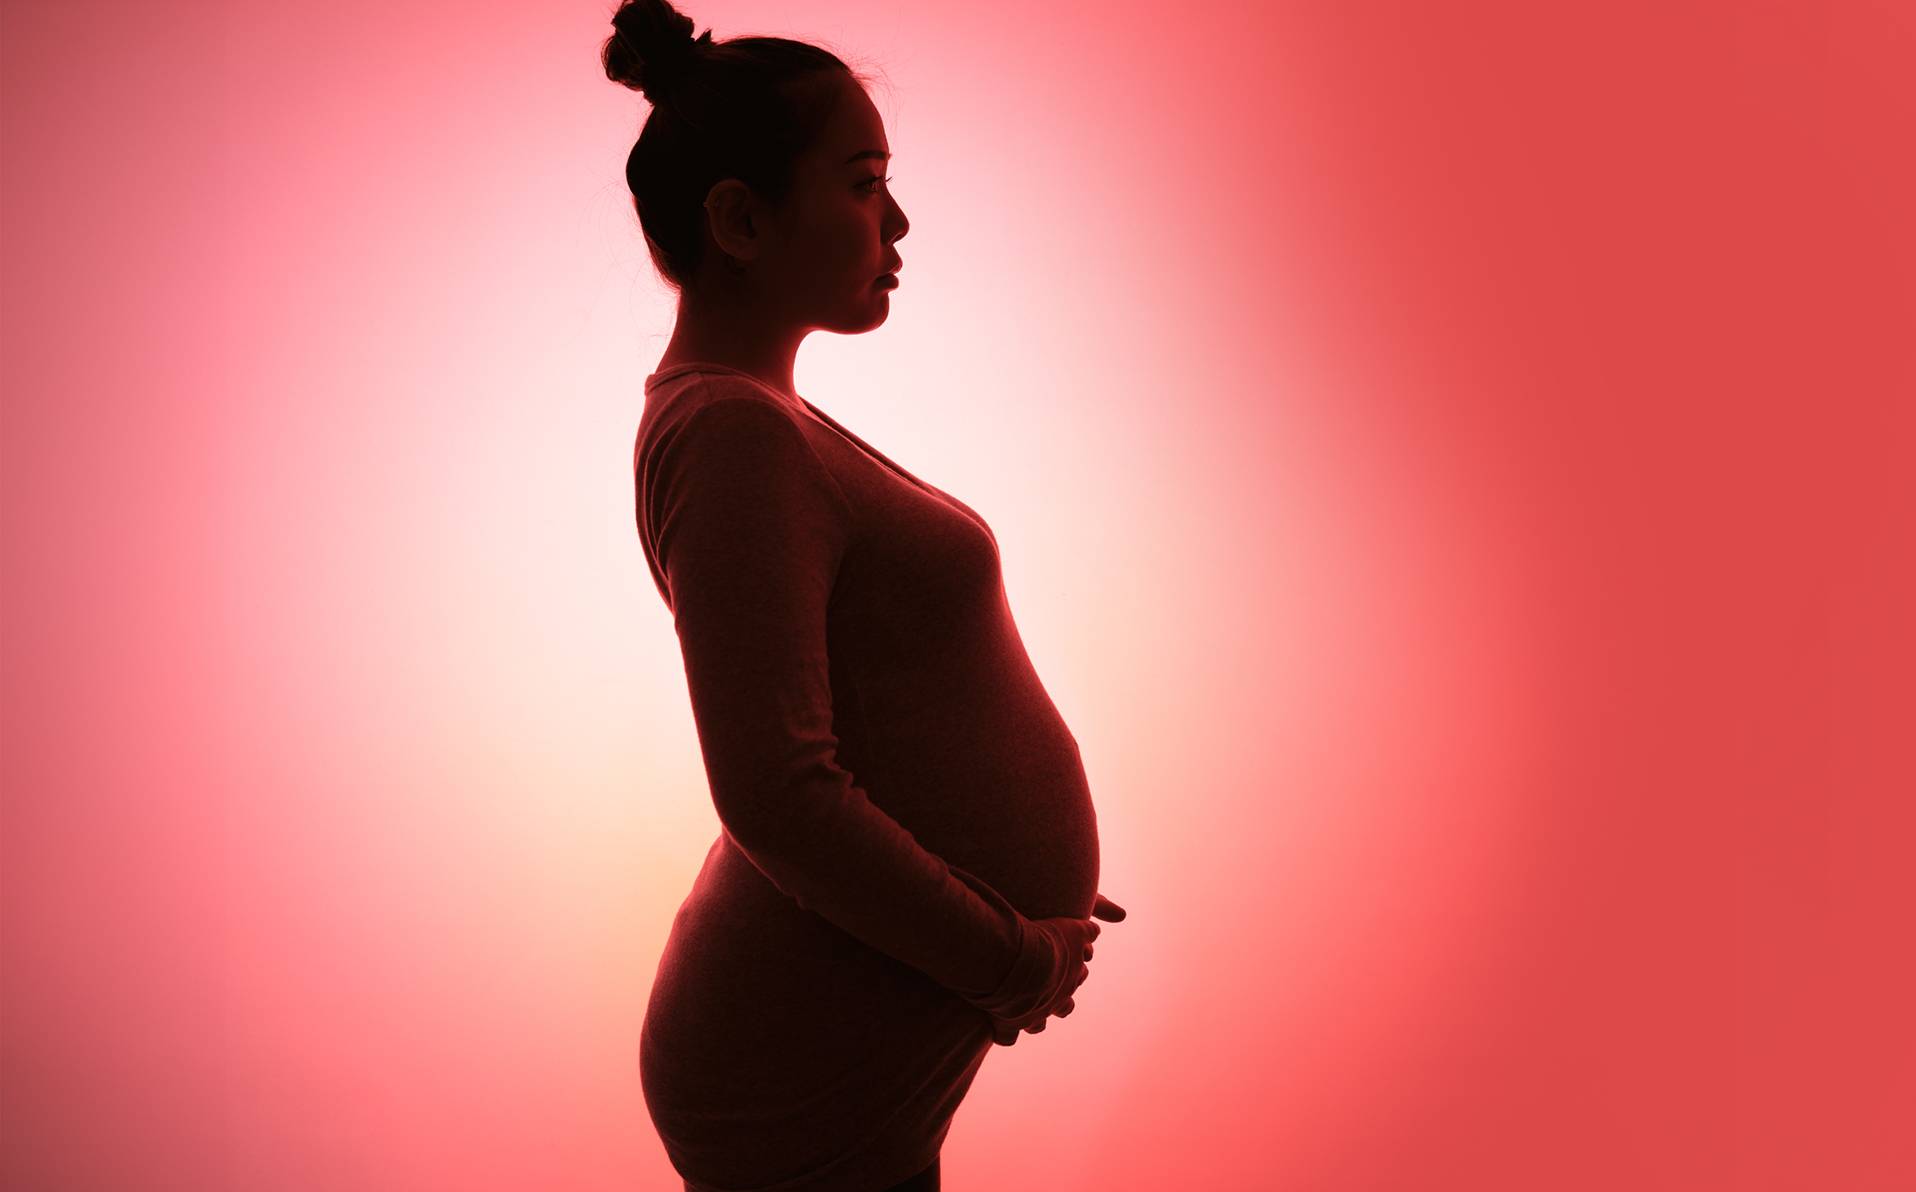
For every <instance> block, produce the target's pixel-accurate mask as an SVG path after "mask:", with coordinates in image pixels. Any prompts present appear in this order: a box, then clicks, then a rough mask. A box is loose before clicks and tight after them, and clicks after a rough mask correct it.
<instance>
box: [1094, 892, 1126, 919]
mask: <svg viewBox="0 0 1916 1192" xmlns="http://www.w3.org/2000/svg"><path fill="white" fill-rule="evenodd" d="M1091 913H1092V915H1093V916H1095V917H1097V918H1100V919H1104V920H1107V921H1108V922H1112V923H1122V922H1123V921H1124V914H1125V911H1124V908H1123V907H1121V906H1119V905H1118V904H1117V903H1115V902H1113V901H1111V900H1110V899H1109V898H1106V897H1105V896H1104V895H1102V894H1100V895H1098V897H1097V901H1096V902H1095V903H1094V904H1093V905H1092V907H1091Z"/></svg>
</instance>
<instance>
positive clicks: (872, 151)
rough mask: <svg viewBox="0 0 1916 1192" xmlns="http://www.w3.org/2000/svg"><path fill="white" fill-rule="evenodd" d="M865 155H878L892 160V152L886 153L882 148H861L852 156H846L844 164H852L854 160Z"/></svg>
mask: <svg viewBox="0 0 1916 1192" xmlns="http://www.w3.org/2000/svg"><path fill="white" fill-rule="evenodd" d="M864 157H878V158H883V159H884V160H886V161H890V160H891V154H889V153H886V152H885V151H884V150H882V149H861V150H859V151H858V152H857V153H854V154H852V155H851V156H850V157H848V158H846V159H845V161H844V163H843V164H845V165H850V164H852V163H853V162H855V161H857V160H859V159H860V158H864Z"/></svg>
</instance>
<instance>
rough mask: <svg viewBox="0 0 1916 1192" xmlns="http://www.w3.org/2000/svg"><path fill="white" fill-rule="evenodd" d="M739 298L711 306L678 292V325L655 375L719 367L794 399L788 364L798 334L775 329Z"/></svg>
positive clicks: (793, 356) (762, 314) (793, 355)
mask: <svg viewBox="0 0 1916 1192" xmlns="http://www.w3.org/2000/svg"><path fill="white" fill-rule="evenodd" d="M739 298H740V296H736V295H735V296H732V297H728V298H727V299H726V300H724V301H720V302H712V301H706V300H704V299H701V298H699V297H697V296H695V295H692V294H689V293H688V294H682V295H681V296H680V299H679V316H678V323H677V325H676V326H675V327H674V328H673V329H672V339H671V342H669V343H667V344H666V346H665V354H664V355H663V356H661V357H660V358H659V371H661V372H662V371H664V370H665V369H668V368H673V367H675V366H677V365H680V364H722V365H724V366H725V367H726V368H735V369H737V370H739V371H740V372H742V373H749V374H751V375H752V376H753V377H756V378H757V379H758V380H760V381H763V382H764V383H765V384H766V385H768V386H770V387H771V388H773V389H776V390H778V391H779V392H780V393H784V394H787V395H788V396H791V397H794V398H796V397H797V396H798V394H797V390H796V388H795V386H794V385H793V383H792V365H793V362H794V361H795V360H796V359H797V357H798V345H799V341H800V340H802V339H803V338H804V335H803V333H802V332H801V333H793V332H791V331H790V330H788V329H786V328H783V327H781V326H779V325H778V324H777V323H776V322H775V321H774V320H771V319H768V318H767V317H766V315H765V312H763V311H755V310H754V309H753V308H752V307H751V306H750V305H749V303H748V302H744V301H740V300H739Z"/></svg>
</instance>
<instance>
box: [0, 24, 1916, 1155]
mask: <svg viewBox="0 0 1916 1192" xmlns="http://www.w3.org/2000/svg"><path fill="white" fill-rule="evenodd" d="M688 11H689V12H690V13H691V15H692V16H693V17H694V18H695V19H696V20H697V21H698V24H699V28H700V29H701V30H703V29H704V28H706V27H707V26H708V25H711V26H713V27H714V28H715V31H716V36H718V37H721V38H723V37H728V36H732V35H735V34H738V33H743V32H776V33H781V34H786V35H791V36H796V37H801V38H807V39H813V40H819V41H822V42H824V43H825V44H826V45H827V46H828V47H830V48H833V49H835V50H837V51H838V52H840V53H841V55H842V56H845V57H847V58H848V59H850V60H852V61H853V63H854V65H857V66H859V67H861V68H864V69H875V70H876V71H878V72H879V73H880V74H881V76H882V79H883V82H882V84H881V86H880V88H879V89H878V91H877V92H876V98H877V100H878V103H879V106H880V110H881V111H882V112H883V113H884V114H885V117H886V121H887V129H888V133H889V137H890V141H891V148H892V150H893V151H894V153H895V154H896V155H897V156H896V159H895V161H894V162H893V165H892V169H891V173H892V174H893V176H894V182H893V183H892V190H893V192H894V193H895V194H896V195H897V196H898V197H899V200H900V202H901V203H902V205H903V206H904V208H905V210H906V212H907V213H908V214H909V215H910V217H911V219H912V223H913V227H912V231H911V233H910V235H908V236H907V237H906V238H905V239H904V240H903V241H901V242H900V244H899V250H900V252H901V253H902V255H903V256H904V258H905V260H906V269H905V271H904V273H903V275H902V276H903V284H902V285H901V287H900V288H899V289H898V291H896V292H895V293H894V294H893V296H892V298H891V315H890V319H889V321H888V322H887V323H886V324H885V325H884V326H883V327H882V328H881V329H879V330H878V331H876V332H874V333H872V334H870V335H867V336H863V337H855V338H854V337H837V336H830V335H821V336H816V337H814V339H813V341H812V342H811V343H808V344H807V346H806V348H805V350H804V351H803V352H801V354H800V359H799V362H798V381H799V386H800V389H801V391H802V392H804V393H805V394H806V395H807V396H808V397H809V398H811V399H812V400H813V401H815V402H817V403H818V404H819V405H821V406H822V407H823V408H825V409H827V410H829V411H831V412H832V413H833V414H834V415H835V416H836V417H838V418H839V419H840V420H841V421H843V422H845V423H846V424H848V425H850V426H852V427H853V428H855V429H857V430H858V431H859V432H860V433H861V434H862V435H864V437H866V438H867V439H869V440H871V441H872V442H873V443H875V444H876V445H878V446H880V447H881V448H882V449H884V450H886V451H887V453H888V454H891V455H892V456H893V458H895V459H897V460H898V461H899V462H900V463H902V464H904V465H905V466H906V467H908V468H910V469H912V470H913V471H914V472H916V473H917V474H919V475H921V476H924V477H926V478H927V479H929V480H931V481H932V482H933V483H936V484H938V485H940V486H941V487H944V488H946V489H948V490H950V491H952V492H955V493H957V494H959V495H960V496H961V497H963V498H964V499H965V500H966V501H967V502H968V503H970V504H972V505H973V506H974V507H976V508H978V509H979V510H980V511H981V512H982V513H984V514H985V515H986V516H987V517H988V518H990V519H991V521H992V523H993V526H994V528H995V529H996V531H997V533H998V537H999V539H1000V542H1001V545H1002V548H1003V552H1004V558H1005V567H1006V582H1007V587H1008V591H1009V594H1010V597H1011V601H1012V604H1013V607H1014V609H1015V611H1016V612H1017V614H1018V617H1019V623H1020V625H1021V627H1022V629H1023V631H1024V634H1025V637H1026V639H1027V643H1028V644H1029V646H1030V648H1031V651H1032V654H1033V657H1034V660H1035V661H1036V663H1037V664H1038V667H1039V670H1040V672H1041V673H1042V674H1043V675H1044V677H1045V679H1046V681H1047V683H1048V685H1049V686H1050V687H1051V689H1052V691H1053V694H1054V696H1055V697H1056V699H1057V701H1058V703H1059V706H1060V708H1061V710H1062V711H1063V712H1064V714H1065V717H1066V719H1067V720H1068V721H1069V722H1070V723H1071V725H1072V726H1073V729H1074V731H1075V733H1076V734H1077V736H1078V738H1079V740H1080V742H1081V744H1082V745H1083V748H1084V752H1085V756H1086V760H1087V764H1088V766H1089V768H1090V770H1091V776H1092V779H1093V783H1094V788H1095V789H1096V791H1097V795H1098V808H1099V816H1100V824H1101V828H1102V832H1103V840H1104V883H1103V885H1104V892H1105V893H1106V894H1107V895H1109V896H1110V897H1111V898H1113V899H1115V900H1116V901H1118V902H1119V903H1121V904H1123V905H1125V906H1126V907H1127V908H1128V909H1129V910H1130V912H1131V917H1130V919H1129V920H1128V921H1126V922H1125V923H1122V924H1107V925H1105V928H1104V934H1103V936H1102V938H1101V940H1100V944H1099V950H1098V958H1097V961H1096V962H1095V963H1094V967H1093V975H1092V978H1091V981H1090V982H1089V983H1088V985H1087V986H1086V989H1085V993H1084V995H1083V996H1081V997H1080V998H1079V1008H1078V1010H1077V1012H1076V1013H1075V1014H1074V1015H1073V1016H1072V1017H1071V1018H1070V1019H1069V1020H1068V1021H1060V1022H1055V1023H1053V1024H1052V1026H1051V1028H1050V1029H1049V1030H1048V1031H1047V1032H1046V1033H1045V1034H1043V1035H1042V1036H1035V1037H1032V1036H1027V1037H1026V1038H1025V1039H1023V1040H1022V1041H1021V1042H1020V1044H1019V1045H1018V1046H1016V1047H1015V1048H1012V1049H1010V1050H1004V1049H1000V1050H998V1051H996V1052H994V1053H993V1054H992V1056H991V1058H990V1059H989V1060H988V1062H987V1064H986V1067H985V1069H984V1071H983V1073H982V1075H981V1076H980V1077H979V1080H978V1083H977V1084H976V1086H975V1087H974V1090H973V1092H972V1094H971V1096H970V1098H969V1099H968V1100H967V1101H966V1103H965V1105H964V1106H963V1108H962V1109H961V1110H960V1112H959V1116H958V1119H957V1122H956V1124H955V1126H954V1128H953V1132H952V1135H951V1139H950V1142H949V1143H948V1145H947V1148H946V1152H945V1173H946V1181H947V1186H948V1187H951V1188H953V1189H954V1190H961V1189H987V1188H990V1189H1003V1190H1005V1192H1017V1190H1019V1189H1032V1190H1035V1189H1039V1188H1044V1189H1084V1190H1086V1192H1090V1190H1093V1189H1097V1190H1126V1192H1128V1190H1131V1189H1138V1190H1144V1189H1154V1190H1155V1189H1163V1188H1205V1189H1260V1190H1261V1189H1277V1188H1286V1189H1313V1190H1320V1189H1321V1190H1325V1192H1344V1190H1360V1189H1361V1190H1368V1189H1420V1190H1435V1189H1452V1188H1455V1189H1470V1190H1472V1192H1490V1190H1494V1189H1495V1190H1500V1189H1511V1190H1516V1189H1524V1190H1530V1189H1539V1188H1549V1189H1561V1190H1569V1189H1589V1190H1593V1192H1595V1190H1604V1192H1609V1190H1613V1189H1619V1188H1630V1189H1637V1190H1649V1189H1671V1190H1679V1189H1681V1190H1691V1189H1739V1190H1759V1189H1760V1190H1770V1189H1779V1190H1780V1189H1817V1190H1827V1189H1844V1190H1846V1192H1875V1190H1884V1192H1887V1190H1890V1189H1906V1188H1910V1187H1913V1186H1916V1133H1913V1132H1912V1131H1911V1130H1910V1128H1909V1127H1910V1122H1911V1121H1912V1120H1916V1028H1913V1027H1912V1026H1911V1021H1910V1013H1909V1007H1910V1006H1911V1005H1913V1004H1916V962H1912V960H1911V952H1910V946H1909V940H1910V937H1911V935H1912V930H1911V919H1912V907H1913V906H1916V888H1913V887H1916V878H1913V877H1912V873H1911V869H1912V867H1911V861H1910V858H1911V855H1912V849H1911V844H1912V835H1913V833H1912V830H1911V829H1912V827H1913V826H1916V825H1913V824H1912V813H1911V811H1910V804H1909V800H1910V795H1911V792H1912V791H1916V765H1912V758H1911V744H1910V741H1911V733H1910V731H1909V722H1910V721H1911V719H1912V717H1911V712H1912V708H1916V692H1912V681H1911V675H1912V662H1916V659H1913V658H1912V650H1911V645H1912V641H1911V637H1912V635H1911V629H1910V620H1911V617H1910V610H1911V609H1912V608H1913V607H1916V575H1912V559H1913V558H1916V550H1912V547H1913V546H1916V534H1912V525H1913V524H1916V517H1913V516H1912V514H1913V513H1916V500H1913V499H1912V498H1913V496H1916V494H1913V493H1912V482H1911V473H1912V468H1911V461H1912V458H1916V427H1913V425H1912V415H1911V399H1912V396H1916V333H1913V331H1916V233H1912V219H1911V212H1912V210H1916V168H1913V167H1912V155H1911V151H1910V147H1911V146H1912V145H1916V97H1913V93H1916V84H1912V82H1911V80H1912V78H1916V14H1913V11H1912V9H1911V8H1910V6H1908V5H1907V4H1902V3H1891V2H1888V0H1883V2H1878V3H1863V2H1860V0H1844V2H1836V3H1829V2H1825V3H1813V2H1810V0H1801V2H1795V3H1782V2H1776V3H1750V2H1748V0H1742V2H1738V3H1728V2H1716V3H1694V2H1693V3H1669V2H1661V3H1654V4H1652V3H1622V4H1619V3H1606V4H1602V5H1596V4H1576V5H1564V4H1552V5H1538V4H1527V3H1510V2H1490V0H1467V2H1460V3H1451V4H1444V5H1423V4H1407V3H1380V2H1375V0H1369V2H1338V3H1308V4H1306V3H1272V4H1248V3H1245V4H1236V5H1212V6H1205V5H1196V6H1193V5H1184V6H1179V7H1175V8H1169V9H1167V8H1165V7H1164V6H1161V5H1142V4H1122V3H1120V4H1101V5H1095V6H1094V5H1070V4H1054V5H1009V4H962V5H961V4H945V3H922V4H916V5H911V6H906V7H895V6H886V5H880V4H878V3H876V2H875V0H874V2H864V3H851V2H846V3H826V2H820V3H811V4H807V5H805V6H803V7H802V8H793V7H792V6H789V5H782V6H781V5H773V4H769V3H761V4H747V3H725V4H721V3H703V4H700V5H698V6H697V7H696V8H688ZM609 14H610V6H609V5H598V4H579V3H563V4H538V5H534V4H524V5H518V6H508V7H505V8H495V9H489V10H487V11H486V12H485V13H484V14H481V13H480V12H479V11H478V10H477V9H475V8H474V7H473V6H471V5H454V4H449V3H439V2H430V3H428V2H410V3H379V4H373V3H368V2H366V0H352V2H348V3H342V4H335V5H331V6H328V7H326V8H324V9H314V8H311V7H307V8H303V9H295V8H285V7H274V6H260V5H239V4H232V3H211V2H207V3H192V4H166V5H151V4H143V5H136V4H130V3H84V2H72V3H60V4H52V3H32V2H20V0H9V2H8V3H6V4H5V5H4V7H0V22H3V23H4V24H3V29H0V33H3V36H0V64H3V66H4V69H3V70H0V79H3V80H4V81H3V82H0V94H3V97H4V110H3V112H0V116H3V123H0V146H3V151H4V155H5V164H4V170H0V200H3V201H4V218H3V220H0V223H3V224H4V228H3V233H4V244H3V247H0V262H3V264H4V273H3V275H0V316H3V317H0V334H3V335H4V351H3V352H0V367H3V368H4V382H5V389H4V400H5V408H4V429H3V431H0V452H3V455H0V462H3V463H4V470H3V472H0V484H3V485H4V496H5V509H4V524H3V528H4V532H5V534H4V559H3V562H4V591H3V592H0V597H3V606H4V612H3V615H4V630H3V631H0V650H3V652H4V663H5V671H4V688H3V690H0V712H3V713H4V746H3V748H0V764H3V765H4V780H5V785H4V798H5V802H4V817H5V818H4V830H3V831H0V850H3V859H4V864H3V865H0V881H3V882H4V923H3V924H0V926H3V927H4V931H3V932H0V943H3V946H4V957H3V959H4V964H3V966H0V983H3V991H4V1003H5V1013H4V1020H3V1022H0V1031H3V1032H4V1035H3V1039H4V1065H3V1067H0V1131H3V1132H4V1155H3V1158H4V1177H5V1179H4V1182H5V1183H6V1185H7V1186H8V1187H9V1188H14V1187H18V1188H21V1189H52V1188H84V1189H95V1188H99V1189H105V1188H133V1187H158V1186H181V1187H198V1188H235V1189H238V1188H272V1189H276V1190H291V1189H315V1190H322V1189H323V1190H336V1189H343V1188H355V1189H395V1190H398V1189H405V1190H408V1192H412V1190H419V1189H430V1188H448V1189H451V1188H458V1189H462V1190H464V1189H477V1188H525V1187H560V1186H563V1187H567V1188H576V1189H588V1188H603V1189H614V1188H619V1189H631V1188H650V1189H675V1188H676V1187H677V1184H676V1182H675V1180H674V1177H673V1176H672V1173H671V1171H670V1169H669V1167H668V1166H667V1165H666V1162H665V1158H664V1155H663V1152H662V1151H661V1150H660V1148H659V1145H658V1142H657V1139H656V1136H655V1135H654V1134H653V1133H652V1132H651V1129H650V1125H649V1122H648V1121H647V1118H646V1116H645V1112H644V1106H643V1104H642V1102H641V1100H640V1092H639V1085H638V1078H637V1039H638V1026H639V1021H640V1015H641V1012H642V1010H643V1006H644V999H645V994H646V992H647V989H648V987H649V982H650V980H651V977H652V972H653V965H654V964H655V963H656V961H657V957H658V951H659V948H660V946H661V944H662V943H663V940H664V934H665V931H666V929H667V928H668V927H669V925H670V919H671V914H672V911H673V909H674V908H675V906H676V905H677V902H678V900H679V899H680V898H681V897H683V895H684V893H685V891H686V890H687V888H688V887H689V884H690V881H691V876H692V874H693V873H694V872H695V871H696V869H697V866H698V863H699V861H700V859H701V857H702V856H703V853H704V848H705V845H706V843H707V842H708V841H709V840H710V838H711V836H712V834H713V832H714V831H715V830H716V820H715V819H714V817H713V815H712V812H711V808H710V804H709V800H708V798H707V795H706V791H705V788H704V785H703V775H702V772H701V770H700V768H699V758H698V754H697V748H696V742H695V739H694V736H693V730H692V723H691V719H690V712H689V708H688V706H687V704H686V702H685V691H684V684H683V676H682V673H681V671H680V668H679V660H678V656H677V652H676V642H675V641H674V640H673V637H672V634H671V625H670V619H669V616H668V615H667V614H666V612H665V609H664V607H663V605H662V604H661V603H660V602H659V600H658V598H657V594H656V592H654V591H653V590H652V589H651V587H650V580H649V578H648V577H647V575H646V572H645V569H644V563H643V560H642V557H641V555H640V551H639V545H638V542H637V539H636V537H635V530H634V527H633V524H632V520H631V516H632V513H631V499H632V494H631V475H630V471H629V468H630V450H631V442H632V434H633V432H634V430H635V428H636V425H637V419H638V414H639V410H640V407H641V403H642V393H641V390H640V385H641V382H642V380H643V377H644V375H645V374H646V373H647V372H649V371H651V369H652V368H653V367H654V366H655V365H656V362H657V359H658V356H659V353H660V352H661V351H662V350H663V347H664V343H665V340H666V338H667V336H668V334H669V332H670V330H671V319H672V310H673V308H672V304H671V299H670V296H669V295H668V294H667V292H666V291H665V290H664V289H663V288H662V287H661V286H660V285H659V284H658V283H657V280H656V279H655V277H654V276H653V275H652V273H651V271H650V266H649V264H648V263H647V261H646V258H645V255H644V250H643V246H642V244H641V243H640V240H639V236H638V230H637V227H636V224H635V222H634V219H633V216H632V213H631V208H630V205H629V200H628V196H627V193H626V190H625V186H624V182H623V178H622V173H621V171H622V166H623V162H624V158H625V153H626V150H627V149H628V148H629V146H630V144H631V140H632V138H633V136H635V135H636V133H637V130H638V120H639V118H640V117H641V116H642V114H643V112H644V108H643V105H642V102H641V101H640V99H639V97H638V96H637V95H636V94H634V93H631V92H628V91H624V90H623V89H620V88H618V87H615V86H614V85H612V84H611V83H609V82H607V81H606V80H605V79H604V78H603V76H602V75H601V74H600V72H599V68H598V64H597V61H596V55H597V51H598V46H599V44H600V42H601V41H602V40H603V38H604V37H605V36H606V35H607V34H608V33H609V32H610V25H609V24H607V23H606V18H607V17H608V16H609Z"/></svg>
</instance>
